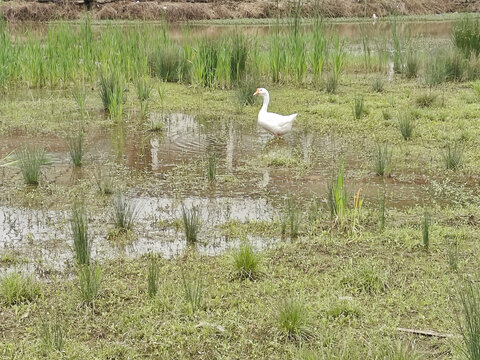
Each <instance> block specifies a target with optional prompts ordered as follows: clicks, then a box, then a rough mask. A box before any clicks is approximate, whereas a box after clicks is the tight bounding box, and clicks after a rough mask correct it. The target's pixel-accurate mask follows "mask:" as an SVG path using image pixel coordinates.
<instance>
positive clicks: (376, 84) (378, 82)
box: [372, 76, 385, 93]
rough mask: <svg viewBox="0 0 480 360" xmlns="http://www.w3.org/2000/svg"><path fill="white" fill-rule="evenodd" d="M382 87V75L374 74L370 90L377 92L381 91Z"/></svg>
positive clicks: (383, 82)
mask: <svg viewBox="0 0 480 360" xmlns="http://www.w3.org/2000/svg"><path fill="white" fill-rule="evenodd" d="M384 87H385V80H383V77H381V76H376V77H375V78H374V79H373V83H372V90H373V91H375V92H377V93H381V92H382V91H383V89H384Z"/></svg>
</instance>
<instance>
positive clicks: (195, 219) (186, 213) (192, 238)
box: [182, 204, 200, 243]
mask: <svg viewBox="0 0 480 360" xmlns="http://www.w3.org/2000/svg"><path fill="white" fill-rule="evenodd" d="M182 220H183V230H184V232H185V238H186V239H187V242H189V243H194V242H196V241H197V236H198V231H199V230H200V216H199V212H198V207H196V206H192V207H191V208H190V209H187V208H185V205H183V204H182Z"/></svg>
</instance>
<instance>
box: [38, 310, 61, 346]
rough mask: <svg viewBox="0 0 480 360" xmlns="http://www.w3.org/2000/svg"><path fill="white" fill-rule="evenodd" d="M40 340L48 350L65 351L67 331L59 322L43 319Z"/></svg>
mask: <svg viewBox="0 0 480 360" xmlns="http://www.w3.org/2000/svg"><path fill="white" fill-rule="evenodd" d="M39 332H40V339H41V340H42V345H43V347H44V348H45V349H46V350H50V349H53V350H56V351H59V352H61V351H63V348H64V346H65V331H64V329H63V326H62V323H61V322H60V321H59V320H58V319H55V320H53V321H52V320H46V319H44V318H42V320H41V323H40V327H39Z"/></svg>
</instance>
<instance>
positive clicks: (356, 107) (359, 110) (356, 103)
mask: <svg viewBox="0 0 480 360" xmlns="http://www.w3.org/2000/svg"><path fill="white" fill-rule="evenodd" d="M364 113H365V102H364V99H363V96H362V95H356V96H355V97H354V98H353V117H354V118H355V119H356V120H358V119H360V118H361V117H362V116H363V114H364Z"/></svg>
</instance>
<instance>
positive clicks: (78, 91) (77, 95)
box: [72, 86, 87, 121]
mask: <svg viewBox="0 0 480 360" xmlns="http://www.w3.org/2000/svg"><path fill="white" fill-rule="evenodd" d="M72 95H73V99H74V100H75V102H76V103H77V106H78V109H79V111H80V116H81V119H82V121H83V120H84V119H85V117H86V114H87V92H86V90H85V87H84V86H83V87H75V89H74V90H73V91H72Z"/></svg>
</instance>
